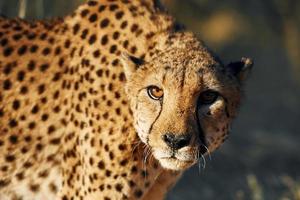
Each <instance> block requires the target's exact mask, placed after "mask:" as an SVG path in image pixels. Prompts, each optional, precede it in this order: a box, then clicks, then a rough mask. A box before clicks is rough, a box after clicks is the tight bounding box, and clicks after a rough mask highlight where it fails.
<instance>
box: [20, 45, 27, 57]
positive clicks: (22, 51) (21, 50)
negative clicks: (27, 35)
mask: <svg viewBox="0 0 300 200" xmlns="http://www.w3.org/2000/svg"><path fill="white" fill-rule="evenodd" d="M26 51H27V46H26V45H22V46H21V47H20V48H19V49H18V54H19V55H20V56H22V55H24V54H25V53H26Z"/></svg>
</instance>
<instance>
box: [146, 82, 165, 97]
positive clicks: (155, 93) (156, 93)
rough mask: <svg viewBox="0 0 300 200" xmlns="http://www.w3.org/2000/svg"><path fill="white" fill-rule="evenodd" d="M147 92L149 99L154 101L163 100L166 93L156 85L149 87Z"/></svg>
mask: <svg viewBox="0 0 300 200" xmlns="http://www.w3.org/2000/svg"><path fill="white" fill-rule="evenodd" d="M147 92H148V95H149V97H150V98H151V99H154V100H161V98H162V97H163V96H164V91H163V90H162V89H160V88H159V87H157V86H154V85H152V86H149V87H148V88H147Z"/></svg>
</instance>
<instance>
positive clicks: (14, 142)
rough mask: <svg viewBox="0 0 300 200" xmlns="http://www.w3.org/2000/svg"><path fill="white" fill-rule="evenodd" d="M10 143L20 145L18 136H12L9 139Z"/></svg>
mask: <svg viewBox="0 0 300 200" xmlns="http://www.w3.org/2000/svg"><path fill="white" fill-rule="evenodd" d="M9 141H10V143H11V144H17V143H18V136H16V135H11V136H10V137H9Z"/></svg>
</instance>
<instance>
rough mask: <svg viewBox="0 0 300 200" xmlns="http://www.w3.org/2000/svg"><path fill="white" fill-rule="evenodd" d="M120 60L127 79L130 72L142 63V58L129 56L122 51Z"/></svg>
mask: <svg viewBox="0 0 300 200" xmlns="http://www.w3.org/2000/svg"><path fill="white" fill-rule="evenodd" d="M121 61H122V64H123V68H124V72H125V76H126V78H127V79H129V78H130V76H131V75H132V73H134V72H135V71H136V70H137V69H138V68H139V67H140V66H141V65H142V64H144V60H142V59H140V58H137V57H134V56H131V55H129V54H127V53H122V57H121Z"/></svg>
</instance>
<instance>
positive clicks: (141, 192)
mask: <svg viewBox="0 0 300 200" xmlns="http://www.w3.org/2000/svg"><path fill="white" fill-rule="evenodd" d="M134 196H136V197H137V198H141V197H142V196H143V191H142V190H136V191H134Z"/></svg>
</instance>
